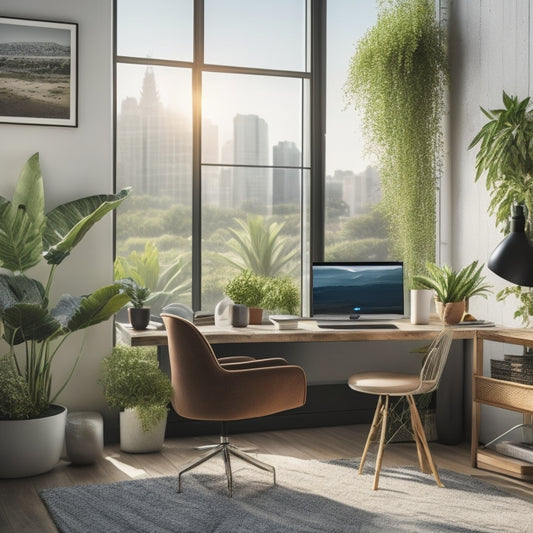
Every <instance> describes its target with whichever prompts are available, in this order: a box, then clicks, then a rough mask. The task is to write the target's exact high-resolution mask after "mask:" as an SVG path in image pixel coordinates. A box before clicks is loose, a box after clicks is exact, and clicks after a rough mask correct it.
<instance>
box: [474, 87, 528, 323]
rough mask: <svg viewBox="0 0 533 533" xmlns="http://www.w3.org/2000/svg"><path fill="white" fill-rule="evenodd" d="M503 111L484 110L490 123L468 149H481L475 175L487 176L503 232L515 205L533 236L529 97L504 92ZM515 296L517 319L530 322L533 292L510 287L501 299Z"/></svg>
mask: <svg viewBox="0 0 533 533" xmlns="http://www.w3.org/2000/svg"><path fill="white" fill-rule="evenodd" d="M502 98H503V108H500V109H491V110H486V109H483V108H481V111H482V112H483V114H484V115H485V116H486V117H487V119H488V121H487V122H486V123H485V124H484V125H483V126H482V128H481V129H480V130H479V132H478V133H477V135H476V136H475V137H474V139H473V140H472V142H471V144H470V146H469V148H470V149H472V148H474V147H478V152H477V154H476V176H475V180H476V181H478V180H479V179H480V178H481V177H483V176H485V186H486V188H487V190H488V191H489V193H490V196H491V201H490V204H489V213H490V214H491V215H495V217H496V224H497V225H499V226H500V227H501V228H502V229H503V232H504V233H508V232H509V217H510V216H511V215H512V212H513V208H514V206H515V205H517V204H520V205H523V206H524V207H525V212H526V234H527V235H528V236H529V238H530V239H531V238H532V237H533V227H532V220H531V217H532V215H533V109H532V107H531V101H530V98H529V97H527V98H524V99H523V100H519V99H518V97H517V96H510V95H508V94H507V93H506V92H505V91H504V92H503V97H502ZM509 295H513V296H516V298H517V299H518V302H519V305H518V308H517V310H516V311H515V314H514V316H515V318H521V319H522V321H523V323H524V324H529V323H530V317H531V316H532V315H533V293H532V291H531V289H530V288H528V287H516V286H513V287H507V288H505V289H503V290H502V291H500V292H499V293H498V295H497V298H498V300H503V299H505V298H506V297H507V296H509Z"/></svg>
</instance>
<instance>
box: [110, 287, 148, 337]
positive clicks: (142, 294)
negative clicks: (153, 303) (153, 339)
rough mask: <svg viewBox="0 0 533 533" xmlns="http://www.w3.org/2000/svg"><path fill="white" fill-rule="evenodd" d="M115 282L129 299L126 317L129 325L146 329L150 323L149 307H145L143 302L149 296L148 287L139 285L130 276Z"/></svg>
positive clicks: (137, 328)
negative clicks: (129, 304)
mask: <svg viewBox="0 0 533 533" xmlns="http://www.w3.org/2000/svg"><path fill="white" fill-rule="evenodd" d="M117 283H118V285H120V287H121V288H122V290H123V291H124V292H125V293H126V294H127V295H128V297H129V299H130V303H131V307H129V308H128V318H129V320H130V324H131V326H132V327H133V329H136V330H143V329H146V328H147V327H148V324H149V323H150V307H145V305H144V304H145V302H146V299H147V298H148V296H150V289H149V288H148V287H143V286H141V285H139V284H138V283H137V282H136V281H135V280H134V279H132V278H123V279H120V280H118V281H117Z"/></svg>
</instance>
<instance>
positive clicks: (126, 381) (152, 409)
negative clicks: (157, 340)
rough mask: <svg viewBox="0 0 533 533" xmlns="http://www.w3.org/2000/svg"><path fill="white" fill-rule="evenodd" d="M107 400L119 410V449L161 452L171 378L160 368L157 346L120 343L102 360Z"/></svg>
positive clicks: (135, 451)
mask: <svg viewBox="0 0 533 533" xmlns="http://www.w3.org/2000/svg"><path fill="white" fill-rule="evenodd" d="M102 375H103V378H102V384H103V386H104V397H105V400H106V402H107V404H108V405H109V406H110V407H114V408H117V409H120V411H121V412H120V448H121V449H122V450H123V451H126V452H132V453H145V452H155V451H158V450H160V449H161V447H162V446H163V441H164V437H165V427H166V420H167V413H168V404H169V402H170V399H171V397H172V386H171V383H170V378H169V377H168V376H167V375H166V374H165V373H164V372H163V371H162V370H161V369H160V368H159V363H158V360H157V349H156V347H149V348H148V347H132V346H126V345H124V344H117V345H116V346H115V347H114V348H113V350H112V352H111V354H110V355H108V356H107V357H105V358H104V359H103V361H102Z"/></svg>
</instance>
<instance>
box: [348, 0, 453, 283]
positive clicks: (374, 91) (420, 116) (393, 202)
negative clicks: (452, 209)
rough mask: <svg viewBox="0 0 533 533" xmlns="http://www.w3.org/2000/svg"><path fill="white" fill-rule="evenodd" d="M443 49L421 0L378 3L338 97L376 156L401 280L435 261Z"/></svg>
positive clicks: (439, 31)
mask: <svg viewBox="0 0 533 533" xmlns="http://www.w3.org/2000/svg"><path fill="white" fill-rule="evenodd" d="M446 80H447V51H446V39H445V35H444V31H443V28H442V27H441V26H440V25H439V24H438V22H437V21H436V18H435V4H434V2H433V1H428V0H382V1H381V2H380V3H379V13H378V19H377V23H376V25H375V26H374V27H372V28H370V29H369V30H368V32H367V33H366V34H365V35H364V37H363V38H362V39H361V40H360V41H359V43H358V44H357V47H356V50H355V53H354V56H353V57H352V60H351V64H350V68H349V75H348V79H347V82H346V84H345V96H346V98H347V101H348V103H349V104H351V105H354V106H355V108H356V110H358V111H360V112H361V114H362V121H363V133H364V135H365V137H366V141H367V148H368V150H369V151H370V152H372V153H374V154H375V155H376V156H377V157H378V166H379V171H380V176H381V183H382V194H383V199H382V210H383V213H384V215H385V216H386V218H387V220H388V222H389V225H390V230H391V233H392V235H393V236H394V242H395V246H396V249H395V253H396V254H397V256H399V257H401V258H402V260H403V261H404V263H405V267H406V275H407V278H408V282H409V283H411V282H412V280H413V277H414V276H415V275H418V274H422V273H424V272H425V265H426V264H427V263H428V262H433V261H434V260H435V234H436V191H437V187H438V182H439V176H440V172H441V162H442V154H443V150H442V148H443V146H442V133H441V119H442V116H443V114H444V109H445V99H444V92H445V86H446Z"/></svg>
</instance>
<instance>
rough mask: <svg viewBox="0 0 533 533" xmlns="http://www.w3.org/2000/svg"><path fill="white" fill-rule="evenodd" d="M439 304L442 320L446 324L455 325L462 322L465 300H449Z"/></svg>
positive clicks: (438, 308)
mask: <svg viewBox="0 0 533 533" xmlns="http://www.w3.org/2000/svg"><path fill="white" fill-rule="evenodd" d="M439 304H440V305H437V310H438V312H439V316H440V318H441V320H442V322H443V323H444V324H445V325H446V326H454V325H455V324H459V322H461V320H462V319H463V315H464V314H465V302H464V300H463V301H462V302H448V303H446V304H442V302H439Z"/></svg>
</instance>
